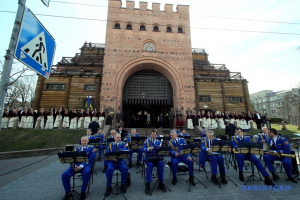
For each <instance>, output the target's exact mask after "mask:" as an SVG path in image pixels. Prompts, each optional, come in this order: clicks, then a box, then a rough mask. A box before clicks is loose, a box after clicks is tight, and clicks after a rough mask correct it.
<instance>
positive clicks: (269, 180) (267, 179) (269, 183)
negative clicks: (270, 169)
mask: <svg viewBox="0 0 300 200" xmlns="http://www.w3.org/2000/svg"><path fill="white" fill-rule="evenodd" d="M264 183H265V184H266V185H273V186H275V183H273V181H272V180H271V179H270V177H269V176H265V180H264Z"/></svg>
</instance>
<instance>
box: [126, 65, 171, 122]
mask: <svg viewBox="0 0 300 200" xmlns="http://www.w3.org/2000/svg"><path fill="white" fill-rule="evenodd" d="M122 100H123V101H122V107H123V118H124V123H125V126H130V122H131V121H132V120H131V121H130V119H131V118H132V116H135V117H136V118H137V119H138V120H137V123H136V127H142V126H145V125H146V119H147V115H148V114H150V116H151V121H156V120H154V119H153V118H154V117H157V116H158V115H160V113H163V115H165V114H166V113H168V112H169V110H170V108H172V107H173V88H172V85H171V83H170V81H169V80H168V78H167V77H166V76H164V75H163V74H161V73H160V72H158V71H155V70H151V69H144V70H140V71H138V72H135V73H134V74H132V75H131V76H130V77H129V78H128V79H127V81H126V83H125V85H124V88H123V98H122Z"/></svg>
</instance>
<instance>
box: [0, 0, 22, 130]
mask: <svg viewBox="0 0 300 200" xmlns="http://www.w3.org/2000/svg"><path fill="white" fill-rule="evenodd" d="M25 4H26V0H19V6H18V11H17V14H16V19H15V22H14V28H13V31H12V34H11V37H10V42H9V46H8V50H7V51H6V55H5V61H4V65H3V72H2V76H1V82H0V124H2V115H3V110H4V104H5V99H6V94H7V88H8V84H9V79H10V73H11V67H12V63H13V60H14V56H13V53H14V52H15V49H16V46H17V40H18V35H19V31H20V27H21V22H22V17H23V14H24V10H25ZM0 131H1V126H0Z"/></svg>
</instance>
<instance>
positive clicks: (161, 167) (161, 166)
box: [146, 160, 164, 183]
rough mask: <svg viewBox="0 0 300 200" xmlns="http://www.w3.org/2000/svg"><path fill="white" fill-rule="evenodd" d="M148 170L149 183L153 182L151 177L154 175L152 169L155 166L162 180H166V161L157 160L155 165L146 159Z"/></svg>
mask: <svg viewBox="0 0 300 200" xmlns="http://www.w3.org/2000/svg"><path fill="white" fill-rule="evenodd" d="M146 165H147V170H146V175H147V176H146V177H147V183H151V177H152V169H153V167H154V166H156V167H157V169H158V179H159V180H160V181H164V163H163V161H159V162H157V165H154V163H153V162H148V161H147V160H146Z"/></svg>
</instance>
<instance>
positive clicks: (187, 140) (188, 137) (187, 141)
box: [183, 135, 192, 144]
mask: <svg viewBox="0 0 300 200" xmlns="http://www.w3.org/2000/svg"><path fill="white" fill-rule="evenodd" d="M191 137H192V136H191V135H187V136H183V138H184V139H185V141H186V143H188V144H190V143H191Z"/></svg>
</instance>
